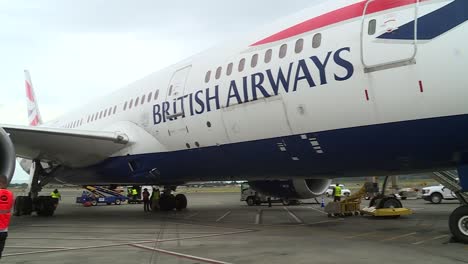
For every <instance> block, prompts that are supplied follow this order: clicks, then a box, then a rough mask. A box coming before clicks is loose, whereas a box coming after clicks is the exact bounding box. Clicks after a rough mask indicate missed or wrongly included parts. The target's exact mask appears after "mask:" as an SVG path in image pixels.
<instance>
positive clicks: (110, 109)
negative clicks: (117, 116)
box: [107, 107, 112, 115]
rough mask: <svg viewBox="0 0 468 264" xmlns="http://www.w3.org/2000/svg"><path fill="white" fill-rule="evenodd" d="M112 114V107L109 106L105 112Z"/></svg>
mask: <svg viewBox="0 0 468 264" xmlns="http://www.w3.org/2000/svg"><path fill="white" fill-rule="evenodd" d="M111 114H112V107H110V108H109V112H107V115H111Z"/></svg>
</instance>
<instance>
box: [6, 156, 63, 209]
mask: <svg viewBox="0 0 468 264" xmlns="http://www.w3.org/2000/svg"><path fill="white" fill-rule="evenodd" d="M52 172H53V169H48V170H46V169H44V168H43V167H42V165H41V163H40V162H39V161H37V160H34V161H33V163H32V166H31V170H30V171H29V174H30V177H31V184H30V185H29V188H28V196H18V197H16V199H15V207H14V209H13V215H15V216H21V215H31V214H32V212H36V213H37V215H39V216H52V215H54V212H55V209H56V208H57V200H56V199H54V198H52V197H50V196H39V192H40V191H41V190H42V187H44V186H45V185H46V184H47V183H49V182H50V180H52V177H50V175H51V173H52Z"/></svg>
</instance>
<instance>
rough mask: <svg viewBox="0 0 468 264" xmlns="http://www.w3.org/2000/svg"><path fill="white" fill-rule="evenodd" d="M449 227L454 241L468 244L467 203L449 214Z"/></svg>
mask: <svg viewBox="0 0 468 264" xmlns="http://www.w3.org/2000/svg"><path fill="white" fill-rule="evenodd" d="M449 228H450V231H451V232H452V235H453V238H454V239H455V240H456V241H458V242H462V243H465V244H468V205H464V206H460V207H458V208H457V209H455V210H454V211H453V212H452V214H450V218H449Z"/></svg>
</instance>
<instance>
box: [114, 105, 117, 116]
mask: <svg viewBox="0 0 468 264" xmlns="http://www.w3.org/2000/svg"><path fill="white" fill-rule="evenodd" d="M115 113H117V106H114V115H115Z"/></svg>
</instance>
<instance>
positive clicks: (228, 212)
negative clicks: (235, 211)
mask: <svg viewBox="0 0 468 264" xmlns="http://www.w3.org/2000/svg"><path fill="white" fill-rule="evenodd" d="M230 214H231V211H227V212H226V213H225V214H223V215H222V216H221V217H220V218H218V219H216V222H219V221H221V220H223V219H224V218H225V217H226V216H228V215H230Z"/></svg>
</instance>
